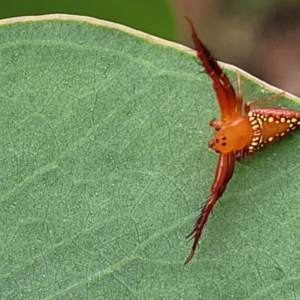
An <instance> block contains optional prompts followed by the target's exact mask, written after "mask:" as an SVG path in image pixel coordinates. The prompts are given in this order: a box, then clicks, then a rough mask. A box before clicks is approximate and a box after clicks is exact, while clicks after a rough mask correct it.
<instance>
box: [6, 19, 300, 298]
mask: <svg viewBox="0 0 300 300" xmlns="http://www.w3.org/2000/svg"><path fill="white" fill-rule="evenodd" d="M117 27H118V26H117ZM117 27H116V26H115V25H112V24H109V23H105V22H101V21H95V20H92V19H89V18H76V17H66V16H65V17H64V16H48V17H44V18H31V19H16V20H14V21H10V22H7V21H4V22H2V23H1V25H0V76H1V84H0V110H1V118H0V132H1V135H0V141H1V143H0V145H1V147H0V151H1V155H0V168H1V173H0V174H1V175H0V188H1V198H0V224H1V226H0V241H1V243H0V259H1V268H0V298H1V299H205V300H207V299H298V298H299V295H300V284H299V266H298V265H299V257H300V244H299V241H300V238H299V237H300V236H299V235H300V231H299V228H300V218H299V216H298V215H299V213H298V212H299V211H300V184H299V182H300V172H299V167H300V163H299V162H300V159H299V157H300V133H299V132H294V133H292V134H290V135H289V136H288V137H285V138H284V139H282V140H281V141H279V142H277V143H276V144H274V145H272V146H270V147H268V148H266V149H264V150H262V151H260V152H259V153H257V154H256V155H254V156H253V157H251V158H249V159H247V160H244V161H241V162H240V163H237V166H236V169H235V172H234V176H233V178H232V180H231V182H230V183H229V185H228V188H227V190H226V192H225V194H224V196H223V197H222V199H221V204H223V205H220V203H217V205H216V207H215V209H214V214H213V215H212V216H211V217H210V219H209V221H208V224H207V226H206V228H205V230H204V233H203V237H202V240H201V243H200V246H199V247H198V249H197V252H196V255H195V258H194V259H193V261H192V262H191V263H190V264H188V265H187V266H183V262H184V259H185V257H186V255H187V254H188V252H189V250H190V246H191V242H189V241H187V240H185V236H186V235H187V233H189V231H190V230H191V229H192V226H193V224H194V220H195V218H196V216H197V214H198V210H199V207H200V206H201V205H202V204H203V202H204V201H205V199H206V197H207V196H208V194H209V187H210V185H211V182H212V179H213V176H214V170H215V165H216V161H217V157H216V154H215V153H213V152H212V151H210V150H209V149H208V148H207V141H208V139H209V138H210V136H211V134H212V132H211V129H210V128H209V126H208V122H209V121H210V119H212V118H213V117H218V116H219V112H218V107H217V102H216V99H215V95H214V93H213V91H212V88H211V82H210V80H209V78H208V77H207V75H206V74H204V73H203V72H202V71H203V69H202V67H201V66H199V64H197V62H196V60H195V58H194V56H193V52H190V53H189V52H188V51H187V50H186V48H184V47H180V46H176V45H171V44H168V43H167V42H164V41H162V40H158V39H156V38H154V37H151V36H148V35H146V34H140V33H136V32H135V31H130V30H127V29H124V28H123V27H121V26H120V27H119V28H117ZM226 72H228V74H229V76H230V78H231V79H232V81H233V82H235V73H234V72H232V71H229V70H226ZM242 81H243V91H244V97H245V99H246V100H250V99H255V98H262V97H266V96H267V95H269V94H270V93H272V92H274V91H272V90H271V91H270V89H269V88H266V87H263V86H262V84H261V83H258V82H257V81H255V80H254V79H251V78H250V77H249V76H246V77H243V78H242ZM276 103H277V104H278V105H283V106H286V107H292V108H296V109H298V110H300V104H299V102H297V101H294V100H293V99H292V98H291V97H281V98H280V99H277V102H276Z"/></svg>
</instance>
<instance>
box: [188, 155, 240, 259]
mask: <svg viewBox="0 0 300 300" xmlns="http://www.w3.org/2000/svg"><path fill="white" fill-rule="evenodd" d="M234 164H235V154H234V152H233V151H232V152H230V153H226V154H225V153H220V155H219V161H218V165H217V168H216V174H215V178H214V182H213V184H212V186H211V196H210V197H209V199H208V200H207V201H206V203H205V205H204V207H203V208H202V210H201V213H200V216H199V218H198V219H197V222H196V225H195V227H194V229H193V230H192V232H191V233H190V234H189V235H188V236H187V237H190V236H192V235H194V242H193V245H192V249H191V251H190V254H189V256H188V257H187V258H186V260H185V263H184V264H187V263H188V262H189V261H190V260H191V259H192V258H193V256H194V254H195V251H196V247H197V245H198V242H199V239H200V237H201V233H202V230H203V228H204V225H205V223H206V221H207V219H208V217H209V215H210V213H211V211H212V209H213V207H214V205H215V204H216V202H217V200H218V199H219V198H220V197H221V196H222V194H223V193H224V191H225V189H226V186H227V183H228V182H229V180H230V179H231V176H232V173H233V170H234Z"/></svg>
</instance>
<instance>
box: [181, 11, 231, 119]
mask: <svg viewBox="0 0 300 300" xmlns="http://www.w3.org/2000/svg"><path fill="white" fill-rule="evenodd" d="M186 19H187V21H188V23H189V25H190V29H191V35H192V38H193V41H194V45H195V48H196V51H197V56H198V58H199V60H200V61H201V62H202V65H203V67H204V69H205V71H206V73H207V74H208V75H209V77H210V78H211V79H212V81H213V88H214V90H215V93H216V95H217V98H218V102H219V106H220V110H221V116H222V118H223V119H226V118H227V117H228V116H230V114H231V113H232V112H233V111H235V108H236V96H235V91H234V89H233V87H232V85H231V83H230V81H229V78H228V77H227V75H226V74H225V73H224V72H223V71H222V69H221V68H220V67H219V65H218V63H217V62H216V60H215V59H214V58H213V57H212V56H211V54H210V53H209V51H208V50H207V48H206V47H205V46H204V45H203V44H202V42H201V41H200V40H199V38H198V36H197V33H196V30H195V28H194V25H193V23H192V21H191V20H190V19H189V18H188V17H186Z"/></svg>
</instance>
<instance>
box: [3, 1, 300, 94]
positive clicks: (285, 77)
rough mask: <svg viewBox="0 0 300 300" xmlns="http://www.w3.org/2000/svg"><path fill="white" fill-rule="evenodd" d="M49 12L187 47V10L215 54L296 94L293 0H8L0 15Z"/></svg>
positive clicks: (299, 37) (298, 69)
mask: <svg viewBox="0 0 300 300" xmlns="http://www.w3.org/2000/svg"><path fill="white" fill-rule="evenodd" d="M50 13H67V14H77V15H86V16H91V17H95V18H99V19H104V20H109V21H113V22H116V23H121V24H124V25H127V26H129V27H132V28H135V29H139V30H141V31H144V32H147V33H149V34H153V35H156V36H159V37H162V38H164V39H167V40H171V41H175V42H179V43H182V44H185V45H188V46H190V47H192V44H191V39H190V34H189V32H188V27H187V24H186V21H185V19H184V18H183V16H189V17H190V18H191V19H192V20H193V22H194V24H195V27H196V29H197V31H198V35H199V37H200V38H201V40H202V41H203V42H204V44H205V45H206V46H207V47H208V49H210V51H211V52H212V54H213V55H214V57H216V58H217V59H218V60H220V61H224V62H228V63H231V64H233V65H236V66H238V67H240V68H242V69H244V70H246V71H247V72H249V73H251V74H253V75H255V76H256V77H259V78H261V79H263V80H264V81H266V82H268V83H270V84H272V85H275V86H277V87H279V88H282V89H284V90H286V91H289V92H291V93H293V94H295V95H297V96H300V84H299V83H300V1H299V0H264V1H261V0H243V1H240V0H148V1H147V0H127V1H124V0H86V1H83V2H81V1H78V2H75V1H71V0H52V1H40V0H31V1H24V0H11V1H3V3H2V4H1V11H0V16H1V19H4V18H9V17H16V16H25V15H42V14H50Z"/></svg>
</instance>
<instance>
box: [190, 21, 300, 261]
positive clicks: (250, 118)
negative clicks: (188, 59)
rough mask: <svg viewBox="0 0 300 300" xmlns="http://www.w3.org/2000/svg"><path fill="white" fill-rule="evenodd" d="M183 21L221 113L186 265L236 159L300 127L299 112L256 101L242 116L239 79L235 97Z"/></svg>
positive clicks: (247, 104) (217, 67) (227, 81)
mask: <svg viewBox="0 0 300 300" xmlns="http://www.w3.org/2000/svg"><path fill="white" fill-rule="evenodd" d="M186 19H187V21H188V23H189V25H190V29H191V34H192V38H193V42H194V45H195V48H196V51H197V56H198V58H199V60H200V61H201V63H202V65H203V67H204V69H205V71H206V73H207V74H208V76H209V77H210V78H211V79H212V81H213V89H214V91H215V93H216V96H217V99H218V103H219V107H220V111H221V120H220V121H219V120H216V119H213V120H211V121H210V123H209V125H210V126H211V127H212V128H213V129H214V138H212V139H211V140H210V141H209V142H208V146H209V147H210V148H211V149H213V150H215V151H216V152H217V153H219V160H218V164H217V168H216V172H215V178H214V181H213V183H212V185H211V188H210V190H211V195H210V197H209V198H208V200H207V201H206V203H205V204H204V206H203V208H202V210H201V213H200V215H199V217H198V219H197V221H196V224H195V227H194V229H193V230H192V232H191V233H190V234H189V235H188V237H190V236H193V238H194V243H193V246H192V249H191V252H190V254H189V256H188V257H187V258H186V260H185V264H187V263H188V262H189V261H190V260H191V259H192V258H193V256H194V254H195V250H196V246H197V244H198V242H199V239H200V236H201V233H202V230H203V227H204V225H205V223H206V221H207V219H208V216H209V214H210V212H211V210H212V208H213V207H214V205H215V204H216V202H217V200H218V199H219V198H220V197H221V196H222V194H223V193H224V191H225V189H226V186H227V183H228V182H229V180H230V179H231V176H232V173H233V170H234V165H235V161H236V159H237V158H245V157H247V156H248V155H250V154H252V153H253V152H255V151H257V150H259V149H260V148H262V147H264V146H266V145H267V144H269V143H271V142H274V141H275V140H277V139H278V138H280V137H281V136H284V135H285V134H286V133H288V132H290V131H291V130H294V129H296V127H297V126H299V125H300V112H298V111H294V110H290V109H286V108H277V107H268V108H255V109H251V105H252V104H253V103H254V102H256V103H257V101H250V102H247V103H246V104H245V105H244V113H243V107H242V104H243V97H242V92H241V84H240V79H239V76H238V89H237V94H236V93H235V91H234V89H233V87H232V85H231V83H230V81H229V79H228V77H227V75H226V74H225V73H223V71H222V69H221V68H220V67H219V65H218V63H217V62H216V60H215V59H214V58H213V57H212V56H211V54H210V53H209V51H208V50H207V49H206V47H205V46H204V45H203V44H202V42H201V41H200V40H199V38H198V36H197V33H196V31H195V28H194V26H193V23H192V21H191V20H190V19H189V18H186ZM275 97H278V94H277V95H275V96H273V97H269V98H266V99H261V100H258V102H260V101H266V100H269V99H270V98H275Z"/></svg>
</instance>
